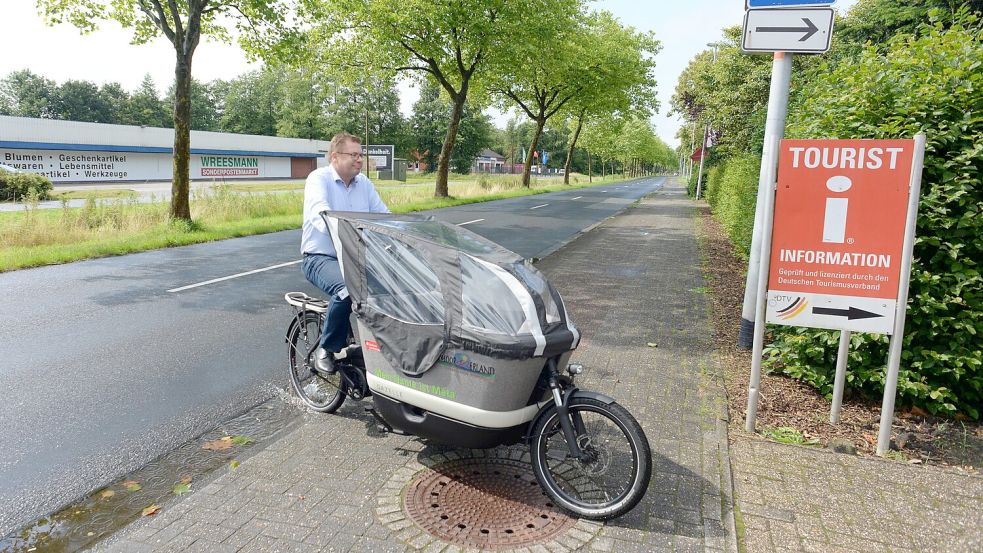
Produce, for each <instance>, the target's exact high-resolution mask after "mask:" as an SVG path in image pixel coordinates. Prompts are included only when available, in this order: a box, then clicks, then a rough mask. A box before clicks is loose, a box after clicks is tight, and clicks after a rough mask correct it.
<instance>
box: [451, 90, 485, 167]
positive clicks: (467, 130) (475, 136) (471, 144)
mask: <svg viewBox="0 0 983 553" xmlns="http://www.w3.org/2000/svg"><path fill="white" fill-rule="evenodd" d="M491 130H492V124H491V121H490V120H489V119H488V116H486V115H484V114H483V113H481V110H480V109H477V108H475V107H474V106H473V105H471V104H466V105H465V106H464V113H462V114H461V126H460V127H459V128H458V130H457V146H456V147H455V148H454V153H453V155H451V167H452V168H453V169H454V172H455V173H460V174H462V175H466V174H468V173H470V172H471V168H472V167H473V166H474V161H475V160H476V159H478V154H480V153H481V151H482V150H484V149H485V148H487V147H488V146H489V145H490V144H491Z"/></svg>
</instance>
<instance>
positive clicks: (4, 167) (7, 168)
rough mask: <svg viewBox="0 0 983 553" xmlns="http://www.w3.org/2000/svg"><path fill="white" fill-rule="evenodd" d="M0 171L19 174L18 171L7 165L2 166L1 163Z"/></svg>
mask: <svg viewBox="0 0 983 553" xmlns="http://www.w3.org/2000/svg"><path fill="white" fill-rule="evenodd" d="M0 171H6V172H8V173H20V169H17V168H14V167H11V166H9V165H4V164H3V163H0Z"/></svg>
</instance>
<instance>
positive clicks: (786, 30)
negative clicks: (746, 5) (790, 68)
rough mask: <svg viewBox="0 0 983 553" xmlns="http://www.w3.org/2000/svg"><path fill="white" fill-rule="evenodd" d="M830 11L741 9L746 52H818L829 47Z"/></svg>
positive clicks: (743, 43)
mask: <svg viewBox="0 0 983 553" xmlns="http://www.w3.org/2000/svg"><path fill="white" fill-rule="evenodd" d="M832 31H833V10H831V9H829V8H805V9H756V10H748V11H746V12H744V40H743V42H742V44H741V46H742V48H743V49H744V51H745V52H797V53H804V54H821V53H823V52H825V51H826V50H829V41H830V37H831V36H832V34H833V33H832Z"/></svg>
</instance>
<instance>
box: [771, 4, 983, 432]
mask: <svg viewBox="0 0 983 553" xmlns="http://www.w3.org/2000/svg"><path fill="white" fill-rule="evenodd" d="M981 38H983V31H981V27H980V22H979V20H978V19H977V17H976V16H974V15H969V14H967V13H966V12H965V11H963V12H962V13H961V14H959V15H957V17H956V21H955V23H954V24H953V26H952V27H951V28H949V29H945V28H944V26H943V25H942V24H939V23H936V24H934V25H924V26H922V27H921V28H920V29H919V31H918V34H917V35H899V36H895V37H894V38H893V39H892V40H891V41H890V42H889V43H888V44H887V46H886V47H885V48H884V49H883V51H881V50H878V49H876V48H874V47H871V46H869V45H868V46H867V47H866V49H865V51H864V53H863V55H862V56H861V57H860V58H859V59H857V60H854V61H845V62H842V63H840V64H839V65H837V66H835V67H827V68H825V69H826V70H825V71H820V72H819V73H818V74H817V75H818V76H817V77H816V79H815V80H814V81H813V82H811V83H810V84H809V85H808V86H807V87H806V89H805V90H803V97H802V98H800V101H799V102H797V103H796V105H797V106H799V108H798V111H799V113H797V114H790V117H789V120H790V121H794V122H795V123H794V124H793V125H792V126H791V128H790V130H789V135H790V136H792V137H824V136H827V137H838V138H899V137H904V138H909V137H911V136H913V135H914V134H916V133H919V132H924V133H925V135H926V137H927V146H926V154H925V168H924V172H923V174H922V197H921V205H920V207H919V213H918V223H917V231H916V237H917V238H916V241H915V250H914V263H913V267H912V271H911V285H910V290H909V299H908V306H907V309H908V316H907V323H906V328H905V336H904V341H903V353H902V358H901V370H900V374H899V379H898V403H899V404H902V405H904V404H908V405H918V406H921V407H923V408H926V409H927V410H929V411H930V412H932V413H941V414H946V415H954V414H956V413H959V412H961V413H964V414H966V415H968V416H970V417H972V418H974V419H978V418H980V410H981V406H983V352H981V350H983V348H981V347H980V343H981V341H980V340H981V338H980V336H981V334H983V279H981V275H980V266H979V263H980V262H981V261H983V240H981V239H980V237H981V236H983V218H981V217H980V215H981V213H980V211H981V206H983V186H981V184H983V183H981V175H983V117H981V115H980V109H981V108H983V44H981V42H983V41H981ZM837 334H838V333H835V332H827V331H817V330H811V329H791V328H782V329H779V330H776V333H775V341H774V342H773V344H772V346H771V347H770V348H769V350H768V357H767V358H768V360H769V364H770V365H771V366H772V367H776V368H778V369H779V370H781V371H783V372H785V373H788V374H790V375H793V376H796V377H799V378H802V379H804V380H806V381H807V382H810V383H812V384H814V385H816V386H818V387H819V388H820V389H822V390H823V391H824V392H829V391H830V388H831V383H832V380H833V377H832V373H833V371H834V364H833V361H832V358H833V356H834V355H835V351H836V346H837V339H836V336H837ZM886 343H887V338H886V337H884V336H878V335H871V334H857V335H854V337H853V342H852V351H851V355H850V373H851V374H850V376H851V381H850V382H849V385H850V386H852V387H854V388H856V389H858V390H861V391H863V392H867V393H868V394H869V395H873V396H879V395H880V394H881V393H882V390H883V384H884V369H883V367H884V365H885V364H886V361H887V347H886Z"/></svg>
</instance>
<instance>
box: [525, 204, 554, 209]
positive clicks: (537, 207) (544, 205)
mask: <svg viewBox="0 0 983 553" xmlns="http://www.w3.org/2000/svg"><path fill="white" fill-rule="evenodd" d="M548 205H550V204H543V205H537V206H536V207H530V208H529V209H539V208H541V207H546V206H548Z"/></svg>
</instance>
